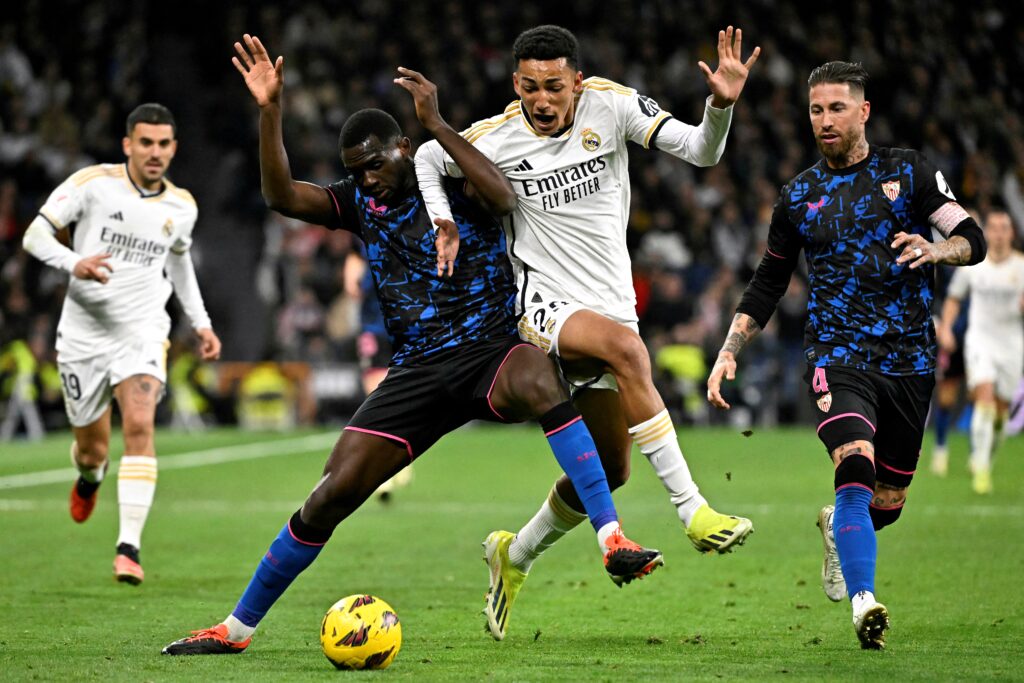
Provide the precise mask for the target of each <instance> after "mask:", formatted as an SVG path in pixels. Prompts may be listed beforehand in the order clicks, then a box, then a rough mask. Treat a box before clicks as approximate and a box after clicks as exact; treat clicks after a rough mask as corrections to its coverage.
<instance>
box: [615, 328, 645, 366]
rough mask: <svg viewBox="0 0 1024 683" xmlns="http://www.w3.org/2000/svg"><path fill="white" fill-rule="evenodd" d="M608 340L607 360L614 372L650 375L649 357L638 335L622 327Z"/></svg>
mask: <svg viewBox="0 0 1024 683" xmlns="http://www.w3.org/2000/svg"><path fill="white" fill-rule="evenodd" d="M608 341H609V344H608V358H607V361H608V363H609V364H610V365H611V366H612V368H613V369H614V370H615V371H616V373H618V374H624V375H641V376H650V373H651V357H650V354H648V352H647V346H646V345H645V344H644V341H643V339H641V338H640V335H638V334H637V333H636V332H634V331H632V330H630V329H628V328H626V327H623V328H622V329H621V330H620V331H618V332H617V333H616V334H614V335H612V336H611V338H610V339H609V340H608Z"/></svg>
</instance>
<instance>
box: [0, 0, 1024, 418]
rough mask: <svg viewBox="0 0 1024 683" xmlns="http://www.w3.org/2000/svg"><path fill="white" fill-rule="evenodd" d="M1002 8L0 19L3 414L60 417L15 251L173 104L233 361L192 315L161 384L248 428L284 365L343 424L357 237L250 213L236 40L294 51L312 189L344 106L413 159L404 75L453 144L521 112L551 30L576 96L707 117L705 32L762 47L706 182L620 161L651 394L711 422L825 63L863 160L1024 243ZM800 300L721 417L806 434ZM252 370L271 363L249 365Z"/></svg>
mask: <svg viewBox="0 0 1024 683" xmlns="http://www.w3.org/2000/svg"><path fill="white" fill-rule="evenodd" d="M1012 4H1013V3H1002V2H996V1H995V0H976V1H975V2H972V3H948V2H942V1H940V0H887V1H885V0H880V1H868V0H853V1H851V2H847V3H840V4H837V5H827V6H826V5H822V4H816V5H812V4H811V3H805V2H786V1H784V0H751V1H749V2H744V3H711V2H696V1H693V0H675V1H673V2H668V1H658V0H634V1H625V0H622V1H610V2H598V1H595V0H576V1H575V2H572V3H563V4H561V5H560V6H557V7H556V6H554V5H551V4H540V3H531V2H516V3H510V2H495V1H493V0H479V1H477V2H473V3H468V2H466V3H464V2H455V1H450V2H419V3H404V2H398V1H397V0H353V1H347V2H342V1H340V0H338V1H335V2H331V1H326V0H321V1H319V2H318V1H311V0H303V1H302V2H296V1H284V2H276V3H257V2H246V3H203V4H199V3H193V2H191V1H185V2H178V3H167V2H147V1H141V2H140V1H138V0H135V1H133V2H128V1H126V0H81V1H79V2H50V1H47V2H43V1H42V0H22V1H21V2H18V3H11V4H10V5H8V6H6V7H5V9H4V19H3V22H2V23H0V264H2V265H0V345H2V349H3V352H4V355H3V359H2V360H0V379H2V384H0V405H2V402H3V400H4V396H6V395H9V394H10V393H11V392H12V391H13V387H14V383H15V380H14V378H15V377H16V376H18V373H19V372H21V374H22V375H24V374H25V372H28V371H29V370H31V372H32V374H33V377H34V379H33V394H32V397H33V399H34V400H36V401H37V402H38V404H39V405H41V406H42V407H43V419H44V421H45V422H47V423H49V424H51V425H59V423H60V421H61V416H62V414H63V411H62V408H61V403H60V396H59V380H58V379H55V377H54V375H55V373H54V372H53V370H52V362H53V351H52V349H53V341H54V334H55V326H56V321H57V318H58V315H59V311H60V307H61V302H62V299H63V295H64V291H65V287H66V276H65V275H63V274H61V273H58V272H55V271H53V270H50V269H48V268H45V267H43V266H42V265H41V264H40V263H38V262H37V261H35V260H34V259H32V258H30V257H29V256H28V255H27V254H26V253H25V252H24V251H23V250H22V249H21V246H20V242H21V236H22V234H23V232H24V230H25V228H26V226H27V225H28V223H29V222H30V221H31V220H32V219H33V218H34V217H35V215H36V213H37V210H38V209H39V207H40V206H41V205H42V203H43V202H44V201H45V199H46V197H47V196H48V194H49V192H50V191H51V190H52V189H53V188H54V187H55V186H56V185H57V184H58V183H60V182H61V181H62V180H63V179H64V178H65V177H67V176H68V175H69V174H71V173H72V172H74V171H75V170H77V169H79V168H81V167H83V166H86V165H89V164H93V163H98V162H119V161H122V160H123V154H122V152H121V138H122V136H123V135H124V120H125V117H126V115H127V113H128V112H129V111H130V110H131V109H132V108H134V107H135V106H136V105H137V104H139V103H141V102H146V101H158V102H161V103H163V104H165V105H167V106H168V107H170V108H171V110H172V111H173V112H174V113H175V116H176V118H177V122H178V137H179V151H178V156H177V158H176V160H175V162H174V164H173V166H172V168H171V172H170V177H171V178H172V179H173V180H174V181H175V182H176V183H177V184H179V185H182V186H184V187H186V188H188V189H189V190H191V192H192V193H193V194H194V195H195V197H196V199H197V201H198V204H199V221H198V224H197V226H196V232H195V246H194V248H193V250H192V254H193V258H194V260H195V261H196V267H197V270H198V274H199V280H200V284H201V286H202V289H203V292H204V296H205V300H206V304H207V307H208V308H209V311H210V314H211V316H212V318H213V321H214V325H215V328H216V330H217V332H218V333H219V334H220V336H221V339H222V340H223V342H224V354H223V355H224V360H225V363H223V364H222V365H221V366H220V367H219V368H218V367H215V368H201V367H199V366H198V365H197V364H196V363H195V362H194V357H192V356H191V339H190V335H189V330H188V329H187V324H186V321H184V320H183V319H182V318H181V316H180V313H179V312H178V311H177V310H175V311H174V315H175V319H176V320H177V321H178V322H177V324H176V327H175V333H174V349H173V351H172V375H174V373H175V367H177V368H178V370H177V374H176V375H174V376H176V377H177V383H178V385H179V386H180V387H182V392H185V391H186V389H185V387H187V388H188V389H187V391H191V392H192V393H191V397H190V398H189V399H188V401H187V402H186V403H187V404H188V405H186V406H185V407H181V406H178V407H179V408H181V410H182V413H183V414H186V417H187V413H189V412H191V413H193V414H194V413H198V414H199V416H200V418H201V419H205V420H206V421H211V420H217V421H230V420H233V419H237V417H238V416H237V415H236V412H237V411H235V410H233V409H232V400H233V399H232V400H228V398H227V397H229V396H233V395H234V392H235V391H236V390H237V384H238V382H240V381H241V378H242V377H244V376H245V374H246V373H245V372H242V371H240V370H239V369H238V368H243V369H244V368H252V367H262V368H264V369H266V368H268V367H273V368H276V370H277V371H280V370H281V368H285V369H286V370H285V371H284V372H279V373H278V374H279V375H280V376H281V377H283V380H282V382H281V384H282V386H288V387H290V388H291V389H294V390H295V391H297V392H298V394H299V395H300V397H305V398H300V400H299V404H300V405H301V406H303V407H302V408H301V409H300V410H299V414H298V419H299V420H301V421H309V420H314V419H333V418H335V417H340V416H342V415H343V414H344V412H345V411H346V410H348V409H350V408H351V407H352V405H353V401H358V398H359V396H358V394H359V391H360V390H359V382H358V369H357V368H356V366H355V365H354V363H355V362H356V350H355V349H356V340H357V338H358V336H359V333H360V331H361V323H360V319H359V318H360V316H359V309H360V297H361V296H362V294H361V291H360V287H358V286H352V284H351V283H349V286H346V284H345V275H344V266H343V264H344V263H345V261H346V257H347V256H348V255H349V254H350V253H351V252H352V251H353V250H354V249H356V248H357V245H355V240H354V239H353V238H352V237H351V236H350V235H349V234H348V233H344V232H340V231H339V232H331V231H327V230H324V229H322V228H320V227H317V226H313V225H307V224H304V223H301V222H296V221H292V220H288V219H285V218H283V217H281V216H280V215H277V214H275V213H273V212H270V211H268V210H267V209H266V208H265V207H264V204H263V201H262V198H261V196H260V188H259V162H258V150H257V110H256V107H255V105H254V104H253V103H252V101H251V98H250V96H249V94H248V92H247V90H246V89H245V87H244V84H243V83H242V80H241V78H240V76H239V75H238V73H237V72H236V71H235V69H234V67H233V66H232V65H231V62H230V59H231V56H232V55H233V48H232V45H233V43H234V42H235V41H236V40H238V39H240V37H241V36H242V34H243V33H246V32H249V33H254V34H257V35H259V36H260V37H261V39H262V40H263V42H264V44H265V45H266V46H267V48H268V50H269V51H270V52H271V55H272V56H276V55H278V54H281V55H284V56H285V78H286V91H285V96H286V99H285V125H286V131H285V142H286V146H287V149H288V152H289V156H290V160H291V166H292V172H293V175H294V176H295V177H296V178H299V179H304V180H309V181H312V182H315V183H324V184H326V183H328V182H331V181H333V180H335V179H337V178H338V177H340V176H342V175H343V174H344V169H343V167H342V166H341V164H340V161H339V158H338V152H337V136H338V132H339V130H340V128H341V125H342V123H343V122H344V121H345V119H346V117H347V116H348V115H349V114H350V113H352V112H354V111H356V110H358V109H361V108H363V107H371V106H372V107H381V108H383V109H386V110H388V111H390V112H392V113H394V114H395V115H396V118H398V120H399V122H400V123H401V124H402V126H403V128H404V130H405V131H406V133H407V134H408V135H409V136H410V137H411V138H412V139H413V141H414V142H416V143H417V144H418V143H421V142H423V141H424V134H423V131H422V130H421V129H420V127H419V125H418V124H417V122H416V119H415V115H414V112H413V110H412V106H411V101H410V98H409V97H408V95H407V94H406V93H404V92H402V91H401V90H399V89H397V88H396V87H395V86H394V85H393V83H392V78H393V77H394V70H395V67H397V66H400V65H401V66H407V67H410V68H414V69H417V70H419V71H422V72H423V73H424V74H425V75H426V76H427V77H428V78H430V79H431V80H433V81H434V82H435V83H437V85H438V88H439V95H440V100H441V111H442V113H443V114H444V115H445V116H446V118H447V119H448V121H449V122H450V123H451V124H452V125H453V126H455V127H456V128H463V127H466V126H468V125H469V124H471V123H472V122H473V121H475V120H478V119H481V118H485V117H488V116H491V115H494V114H497V113H499V112H500V111H501V110H502V109H503V108H504V107H505V105H506V104H507V103H508V102H509V101H511V100H513V99H515V94H514V92H513V90H512V84H511V75H510V74H511V71H512V62H511V56H510V53H511V45H512V41H513V40H514V38H515V37H516V35H517V34H518V33H519V32H520V31H522V30H524V29H526V28H529V27H531V26H534V25H537V24H541V23H559V24H561V25H564V26H566V27H567V28H569V29H571V30H572V31H574V32H575V33H576V35H577V36H578V38H579V39H580V42H581V46H582V64H581V68H582V70H583V72H584V76H589V75H600V76H603V77H605V78H609V79H612V80H615V81H618V82H620V83H623V84H626V85H629V86H632V87H634V88H637V89H638V90H640V91H641V92H642V93H644V94H646V95H649V96H651V97H653V98H654V99H656V100H657V101H658V102H659V103H660V104H661V106H662V107H663V108H664V109H667V110H669V111H671V112H673V113H674V114H675V116H676V117H677V118H679V119H681V120H683V121H687V122H691V123H696V122H697V121H699V119H700V116H701V112H702V110H703V106H704V99H705V97H706V95H707V87H706V85H705V83H704V79H703V76H702V75H701V72H700V70H699V69H698V67H697V62H698V60H701V59H703V60H705V61H706V62H708V63H709V64H710V65H711V66H712V68H714V66H715V64H716V63H717V59H716V56H715V43H716V37H717V31H718V30H719V29H720V28H724V27H725V26H726V25H728V24H733V25H736V26H740V27H742V28H743V31H744V46H743V52H744V58H745V57H746V56H747V55H749V54H750V51H751V50H752V49H753V47H754V45H760V46H761V48H762V51H763V53H762V57H761V59H760V61H759V62H758V63H757V65H756V67H755V69H754V71H753V73H752V76H751V78H750V80H749V81H748V83H747V86H746V89H745V90H744V92H743V95H742V98H741V100H740V101H739V103H738V104H737V105H736V110H735V115H734V119H733V124H732V131H731V133H730V137H729V142H728V145H727V148H726V152H725V156H724V158H723V159H722V161H721V163H719V164H718V165H717V166H715V167H713V168H710V169H697V168H694V167H692V166H690V165H688V164H686V163H683V162H681V161H679V160H677V159H675V158H673V157H671V156H669V155H665V154H661V153H656V152H645V151H643V150H642V149H640V148H639V147H637V148H634V149H635V151H634V153H632V154H631V162H630V163H631V168H632V183H633V203H632V214H631V216H630V231H629V244H630V247H631V250H632V255H633V267H634V272H635V281H636V287H637V293H638V298H639V302H638V311H639V315H640V319H641V327H642V334H643V335H644V337H645V339H646V341H647V342H648V346H649V348H650V350H651V353H652V357H653V358H654V361H655V363H654V364H655V368H656V373H657V375H658V381H659V386H660V388H661V389H662V391H663V393H664V394H665V395H666V398H667V399H668V403H669V405H670V406H671V407H672V409H673V411H674V412H675V413H676V416H677V418H679V419H681V420H683V421H687V422H695V423H702V422H706V421H707V420H709V419H723V418H722V417H721V416H713V415H709V414H708V413H707V411H706V409H705V407H704V402H703V393H704V392H703V391H702V390H701V385H702V383H703V381H704V378H705V377H706V373H707V368H708V367H709V363H710V362H711V361H712V360H713V358H714V355H715V353H716V352H717V349H718V347H719V345H720V344H721V341H722V338H723V336H724V333H725V330H726V329H727V327H728V324H729V322H730V320H731V318H732V312H733V308H734V306H735V304H736V301H737V300H738V297H739V293H740V292H741V291H742V287H743V286H744V285H745V283H746V281H747V280H748V279H749V277H750V275H751V274H752V272H753V269H754V268H755V267H756V265H757V262H758V261H759V259H760V257H761V254H762V251H763V240H764V238H765V236H766V234H767V223H768V220H769V217H770V213H771V207H772V204H773V202H774V199H775V197H776V195H777V193H778V191H779V188H780V187H781V186H782V184H784V183H785V182H786V181H787V180H788V179H789V178H791V177H792V176H793V175H794V174H796V173H797V172H799V171H800V170H802V169H803V168H805V167H807V166H810V165H811V164H813V163H815V161H816V160H817V158H818V154H817V150H816V148H815V146H814V141H813V138H812V135H811V132H810V126H809V123H808V119H807V109H806V108H807V88H806V79H807V75H808V73H809V71H810V70H811V69H812V68H813V67H814V66H816V65H818V64H821V63H823V62H825V61H829V60H833V59H844V60H853V61H860V62H862V63H863V64H864V65H865V67H866V68H867V70H868V71H869V72H870V74H871V76H872V80H871V83H870V84H869V87H868V99H870V100H871V102H872V116H871V120H870V122H869V123H868V140H869V141H870V142H872V143H874V144H877V145H885V146H895V147H913V148H917V149H920V150H922V151H923V152H924V153H925V154H926V155H927V156H928V157H930V158H931V159H932V160H933V161H934V162H935V163H936V164H937V165H938V166H939V168H941V169H942V170H943V172H944V174H945V175H946V178H947V179H948V180H949V182H950V184H951V186H952V188H953V190H954V191H955V192H956V194H957V197H958V198H959V200H960V201H961V203H963V204H964V205H965V206H968V207H971V208H975V209H978V210H981V211H985V210H986V209H987V208H989V207H991V206H1003V207H1006V208H1008V209H1009V210H1010V212H1011V215H1012V216H1013V217H1014V220H1015V224H1016V225H1017V227H1018V229H1019V228H1020V227H1021V226H1024V123H1022V112H1024V23H1022V21H1021V19H1020V14H1019V13H1015V12H1013V11H1012V10H1011V6H1012ZM805 304H806V296H805V287H804V285H803V284H802V280H801V279H800V278H799V277H797V278H794V281H793V284H792V286H791V287H790V289H789V291H788V293H787V294H786V296H785V298H784V299H783V301H782V302H781V304H780V306H779V310H778V313H777V314H776V316H775V317H774V318H773V321H772V323H771V325H770V326H769V329H768V330H766V332H765V334H763V335H762V336H761V338H760V339H759V340H758V341H757V342H756V344H754V345H753V346H752V347H751V348H750V349H749V350H748V351H747V353H746V355H745V359H744V361H743V362H742V364H741V373H742V374H741V376H740V377H739V378H738V381H737V382H736V383H735V384H734V385H733V386H732V388H731V390H732V391H733V394H732V397H731V398H732V401H733V403H734V405H737V406H739V410H737V411H734V414H733V416H732V419H734V420H736V421H738V422H749V423H759V424H773V423H776V422H791V421H796V420H801V419H803V418H804V417H805V416H804V415H803V410H804V408H803V406H802V403H803V401H801V398H800V397H801V393H802V386H801V379H800V375H801V373H800V370H799V368H800V365H801V364H802V354H801V347H802V344H801V340H802V335H803V324H804V318H805ZM173 306H176V304H172V307H173ZM264 361H274V362H275V365H274V366H256V365H254V364H258V363H261V362H264ZM19 368H21V370H20V371H19V370H18V369H19ZM288 368H290V370H288ZM267 372H268V375H273V374H274V373H273V372H272V371H270V370H268V371H267ZM279 379H280V377H279ZM296 387H298V388H296ZM171 389H172V391H173V390H174V389H175V380H173V378H172V382H171ZM291 389H290V390H291ZM165 403H166V404H167V406H168V407H169V408H173V407H175V406H176V405H177V403H176V402H174V401H172V402H165ZM178 403H180V401H178ZM193 417H194V415H193Z"/></svg>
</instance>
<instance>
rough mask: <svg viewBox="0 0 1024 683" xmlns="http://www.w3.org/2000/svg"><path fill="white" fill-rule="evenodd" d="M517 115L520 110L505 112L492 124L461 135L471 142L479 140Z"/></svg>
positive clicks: (520, 113) (519, 114) (520, 114)
mask: <svg viewBox="0 0 1024 683" xmlns="http://www.w3.org/2000/svg"><path fill="white" fill-rule="evenodd" d="M517 116H522V112H519V111H516V112H512V113H511V114H506V115H504V116H502V117H501V118H500V119H498V120H497V121H495V122H494V123H493V124H490V125H488V126H484V127H482V128H480V129H479V130H477V131H476V132H474V133H471V134H469V135H463V137H464V138H466V141H467V142H469V143H470V144H472V143H474V142H476V141H477V140H479V139H480V138H482V137H483V136H485V135H487V134H488V133H490V132H492V131H494V130H496V129H498V128H500V127H501V126H502V125H503V124H505V123H507V122H508V121H511V120H512V119H514V118H515V117H517Z"/></svg>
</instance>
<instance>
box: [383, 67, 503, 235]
mask: <svg viewBox="0 0 1024 683" xmlns="http://www.w3.org/2000/svg"><path fill="white" fill-rule="evenodd" d="M398 73H399V74H400V77H399V78H396V79H395V84H396V85H398V86H399V87H401V88H402V89H404V90H405V91H406V92H408V93H409V94H410V95H412V98H413V102H415V104H416V117H417V118H418V119H419V120H420V123H422V124H423V127H424V128H426V129H427V131H428V132H429V133H430V134H431V135H433V136H434V139H436V140H437V141H438V143H440V145H441V146H442V147H443V148H444V150H445V151H446V152H448V155H449V156H450V157H451V158H452V160H453V161H454V162H455V163H456V164H457V165H458V166H459V168H461V169H462V172H463V173H464V174H465V175H466V179H467V180H468V181H469V182H470V183H472V185H473V187H474V188H475V190H476V192H477V196H478V197H479V199H480V200H482V202H483V204H484V205H485V206H486V207H487V208H488V210H490V211H491V213H494V214H496V215H498V216H504V215H507V214H510V213H512V212H513V211H515V208H516V202H517V201H518V198H517V196H516V191H515V190H514V189H513V188H512V183H510V182H509V180H508V178H506V177H505V174H504V173H502V172H501V170H500V169H499V168H498V167H497V166H495V165H494V164H493V163H492V162H491V161H490V160H489V159H488V158H487V157H485V156H484V155H483V154H481V153H480V151H479V150H477V149H476V148H475V147H473V145H471V144H469V142H467V141H466V140H465V138H463V137H462V136H461V135H459V134H458V133H456V132H455V130H454V129H453V128H452V127H451V126H449V125H448V123H447V122H446V121H445V120H444V118H443V117H442V116H441V113H440V111H439V110H438V106H437V86H436V85H434V84H433V83H431V82H430V81H429V80H427V78H426V77H425V76H424V75H423V74H421V73H419V72H418V71H413V70H412V69H406V68H405V67H402V66H400V67H398Z"/></svg>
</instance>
